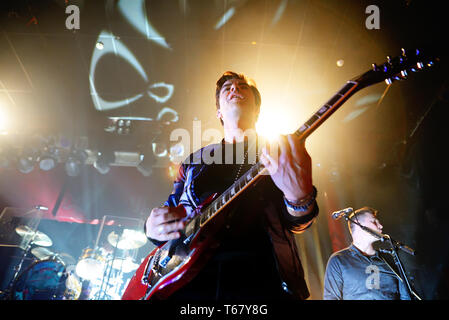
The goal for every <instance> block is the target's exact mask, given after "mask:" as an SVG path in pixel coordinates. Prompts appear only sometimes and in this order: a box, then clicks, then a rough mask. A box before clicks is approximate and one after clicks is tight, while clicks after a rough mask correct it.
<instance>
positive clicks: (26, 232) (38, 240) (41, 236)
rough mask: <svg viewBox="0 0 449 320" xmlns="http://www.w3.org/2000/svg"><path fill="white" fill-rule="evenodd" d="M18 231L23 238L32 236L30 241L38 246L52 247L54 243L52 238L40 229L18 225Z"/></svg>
mask: <svg viewBox="0 0 449 320" xmlns="http://www.w3.org/2000/svg"><path fill="white" fill-rule="evenodd" d="M16 232H17V234H18V235H19V236H21V237H23V238H24V237H31V241H30V243H31V244H35V245H37V246H41V247H50V246H51V245H52V244H53V242H52V241H51V239H50V238H49V237H48V236H47V235H46V234H45V233H43V232H40V231H38V230H36V231H33V229H31V228H30V227H28V226H25V225H22V226H18V227H17V228H16Z"/></svg>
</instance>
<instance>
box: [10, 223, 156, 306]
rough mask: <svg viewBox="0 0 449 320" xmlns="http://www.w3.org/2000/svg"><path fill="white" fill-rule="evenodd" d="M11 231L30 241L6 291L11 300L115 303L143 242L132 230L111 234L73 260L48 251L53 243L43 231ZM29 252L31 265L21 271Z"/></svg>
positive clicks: (132, 268) (142, 235)
mask: <svg viewBox="0 0 449 320" xmlns="http://www.w3.org/2000/svg"><path fill="white" fill-rule="evenodd" d="M15 231H16V233H17V234H18V235H19V236H21V237H22V238H24V237H30V239H31V241H29V244H28V246H27V247H26V248H25V253H24V255H23V257H22V260H21V261H20V263H19V264H18V266H16V268H15V274H14V276H13V279H12V280H11V282H10V285H9V287H8V289H7V296H8V297H7V299H12V300H118V299H120V297H121V294H122V291H123V290H124V289H125V287H126V285H127V283H125V278H126V274H128V277H129V278H131V275H132V274H130V273H131V272H133V271H135V270H136V269H137V268H138V266H139V264H137V263H135V261H134V260H135V259H134V257H133V253H136V252H137V250H136V249H138V248H140V247H142V246H143V245H144V244H145V243H146V242H147V238H146V237H145V235H144V234H143V233H142V232H138V231H136V230H130V229H124V230H123V232H122V233H121V234H117V233H115V232H111V233H110V234H109V235H108V236H107V242H108V245H107V246H105V247H96V248H95V249H92V248H85V249H84V250H83V251H82V253H81V255H80V257H79V259H78V261H76V260H75V259H74V258H73V257H72V256H71V255H69V254H66V253H57V252H53V251H51V250H49V249H48V247H50V246H52V244H53V241H52V240H51V239H50V237H49V236H47V235H46V234H44V233H43V232H40V231H37V230H36V231H34V230H32V229H31V228H29V227H28V226H25V225H21V226H18V227H17V228H16V229H15ZM33 246H34V247H33ZM32 247H33V248H32ZM31 248H32V249H31ZM29 253H31V254H32V255H33V257H34V258H33V262H32V263H31V265H29V266H27V267H26V268H24V270H22V269H23V268H22V264H23V262H24V260H25V257H26V256H27V255H28V254H29ZM128 281H129V279H128Z"/></svg>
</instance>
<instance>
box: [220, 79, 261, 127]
mask: <svg viewBox="0 0 449 320" xmlns="http://www.w3.org/2000/svg"><path fill="white" fill-rule="evenodd" d="M219 103H220V109H218V110H217V118H219V119H221V120H223V122H224V123H227V122H234V121H237V122H238V121H245V122H248V121H252V122H255V121H256V119H257V115H258V108H257V106H256V99H255V97H254V93H253V91H252V90H251V88H250V86H249V85H248V84H247V83H246V82H245V80H242V79H229V80H227V81H226V82H225V83H223V86H222V87H221V90H220V96H219Z"/></svg>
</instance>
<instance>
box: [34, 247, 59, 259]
mask: <svg viewBox="0 0 449 320" xmlns="http://www.w3.org/2000/svg"><path fill="white" fill-rule="evenodd" d="M31 253H32V254H33V255H34V256H35V257H36V258H38V259H39V260H44V259H47V258H50V257H51V256H53V255H54V254H55V253H54V252H53V251H50V250H48V249H47V248H43V247H36V248H33V249H31Z"/></svg>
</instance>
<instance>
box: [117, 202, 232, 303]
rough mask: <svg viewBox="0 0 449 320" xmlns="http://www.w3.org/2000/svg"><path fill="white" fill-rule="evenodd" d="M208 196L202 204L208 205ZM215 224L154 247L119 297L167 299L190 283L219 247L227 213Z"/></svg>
mask: <svg viewBox="0 0 449 320" xmlns="http://www.w3.org/2000/svg"><path fill="white" fill-rule="evenodd" d="M215 196H216V194H214V195H213V196H211V197H210V198H208V199H207V200H206V201H205V202H204V203H203V204H202V205H201V206H199V207H198V209H197V210H198V211H200V210H201V208H202V207H204V206H205V205H207V204H209V203H210V202H211V201H212V199H213V198H214V197H215ZM222 211H223V212H221V214H220V216H219V218H218V219H216V220H215V221H214V224H208V225H207V226H204V227H202V228H201V229H200V230H199V232H197V233H195V234H194V235H192V236H191V237H186V235H185V234H184V233H182V234H181V237H180V238H178V239H175V240H170V241H167V242H166V243H164V244H163V245H161V246H159V247H157V248H155V249H154V250H153V251H152V252H151V253H150V254H149V255H148V256H147V257H146V258H145V259H144V261H143V262H142V263H141V265H140V266H139V268H138V269H137V271H136V273H135V274H134V276H133V277H132V278H131V280H130V282H129V283H128V286H127V287H126V289H125V292H124V294H123V295H122V300H149V299H150V298H151V299H166V298H167V297H169V296H170V295H171V294H172V293H173V292H175V291H176V290H178V289H179V288H181V287H183V286H184V285H185V284H187V283H188V282H190V281H191V280H192V279H193V278H194V277H195V276H196V275H197V274H198V272H199V271H200V270H201V268H202V267H203V266H204V264H205V263H206V262H207V261H208V260H209V258H210V257H211V256H212V254H213V253H214V251H215V249H216V248H218V246H219V244H220V241H219V238H220V229H222V226H223V225H224V221H225V220H226V217H227V216H228V215H227V212H229V210H222Z"/></svg>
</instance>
